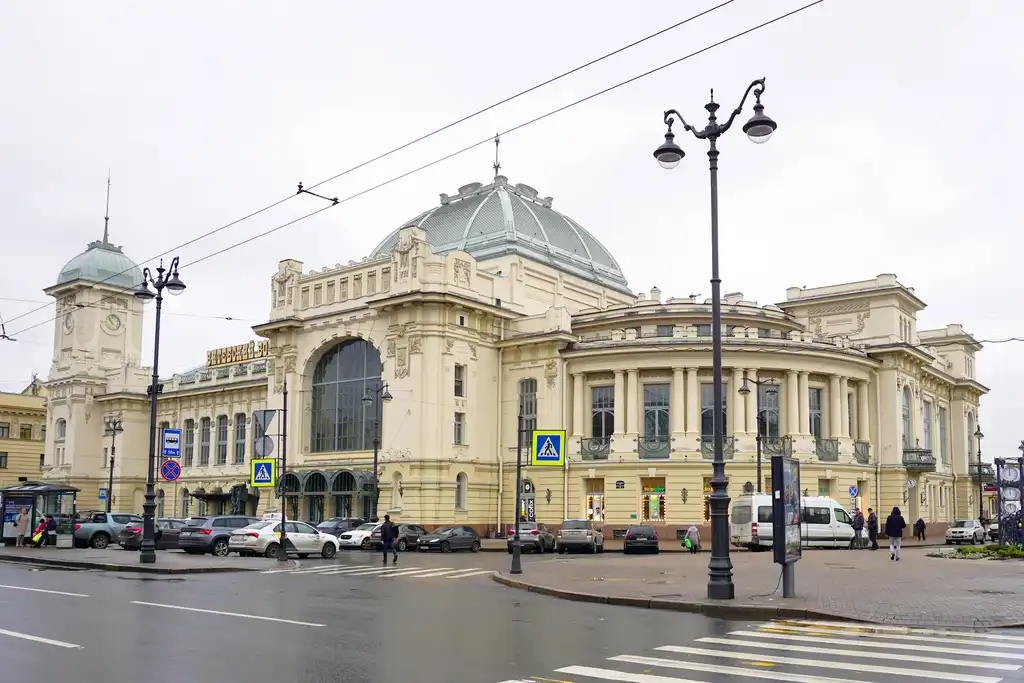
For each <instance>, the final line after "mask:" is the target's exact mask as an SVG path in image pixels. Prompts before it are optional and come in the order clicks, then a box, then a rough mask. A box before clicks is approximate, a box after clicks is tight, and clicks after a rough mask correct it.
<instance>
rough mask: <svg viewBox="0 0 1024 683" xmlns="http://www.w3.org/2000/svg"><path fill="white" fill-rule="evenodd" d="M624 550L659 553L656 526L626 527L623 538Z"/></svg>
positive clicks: (628, 551)
mask: <svg viewBox="0 0 1024 683" xmlns="http://www.w3.org/2000/svg"><path fill="white" fill-rule="evenodd" d="M622 552H624V553H635V552H648V553H655V554H657V553H658V532H656V531H655V530H654V527H650V526H643V525H633V526H631V527H629V528H628V529H626V536H625V537H624V538H623V540H622Z"/></svg>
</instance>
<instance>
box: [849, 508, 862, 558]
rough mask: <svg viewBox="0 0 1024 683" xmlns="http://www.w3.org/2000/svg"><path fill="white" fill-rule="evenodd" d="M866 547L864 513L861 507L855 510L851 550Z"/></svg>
mask: <svg viewBox="0 0 1024 683" xmlns="http://www.w3.org/2000/svg"><path fill="white" fill-rule="evenodd" d="M854 548H857V549H862V548H864V513H863V512H861V511H860V508H855V509H854V511H853V538H851V539H850V550H853V549H854Z"/></svg>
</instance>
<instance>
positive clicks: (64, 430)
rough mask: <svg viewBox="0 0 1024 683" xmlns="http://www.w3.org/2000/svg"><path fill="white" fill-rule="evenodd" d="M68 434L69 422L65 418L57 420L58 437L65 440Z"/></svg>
mask: <svg viewBox="0 0 1024 683" xmlns="http://www.w3.org/2000/svg"><path fill="white" fill-rule="evenodd" d="M67 435H68V422H67V420H65V419H64V418H61V419H59V420H57V438H58V439H60V440H64V439H65V438H66V437H67Z"/></svg>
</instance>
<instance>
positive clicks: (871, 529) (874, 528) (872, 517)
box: [868, 508, 878, 550]
mask: <svg viewBox="0 0 1024 683" xmlns="http://www.w3.org/2000/svg"><path fill="white" fill-rule="evenodd" d="M868 540H869V541H871V549H872V550H878V515H876V514H875V511H874V510H872V509H871V508H868Z"/></svg>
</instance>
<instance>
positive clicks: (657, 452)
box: [636, 435, 672, 460]
mask: <svg viewBox="0 0 1024 683" xmlns="http://www.w3.org/2000/svg"><path fill="white" fill-rule="evenodd" d="M636 441H637V452H638V453H639V454H640V459H641V460H667V459H668V457H669V454H670V453H671V452H672V448H671V445H672V439H671V437H668V436H664V435H662V436H641V437H639V438H638V439H637V440H636Z"/></svg>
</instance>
